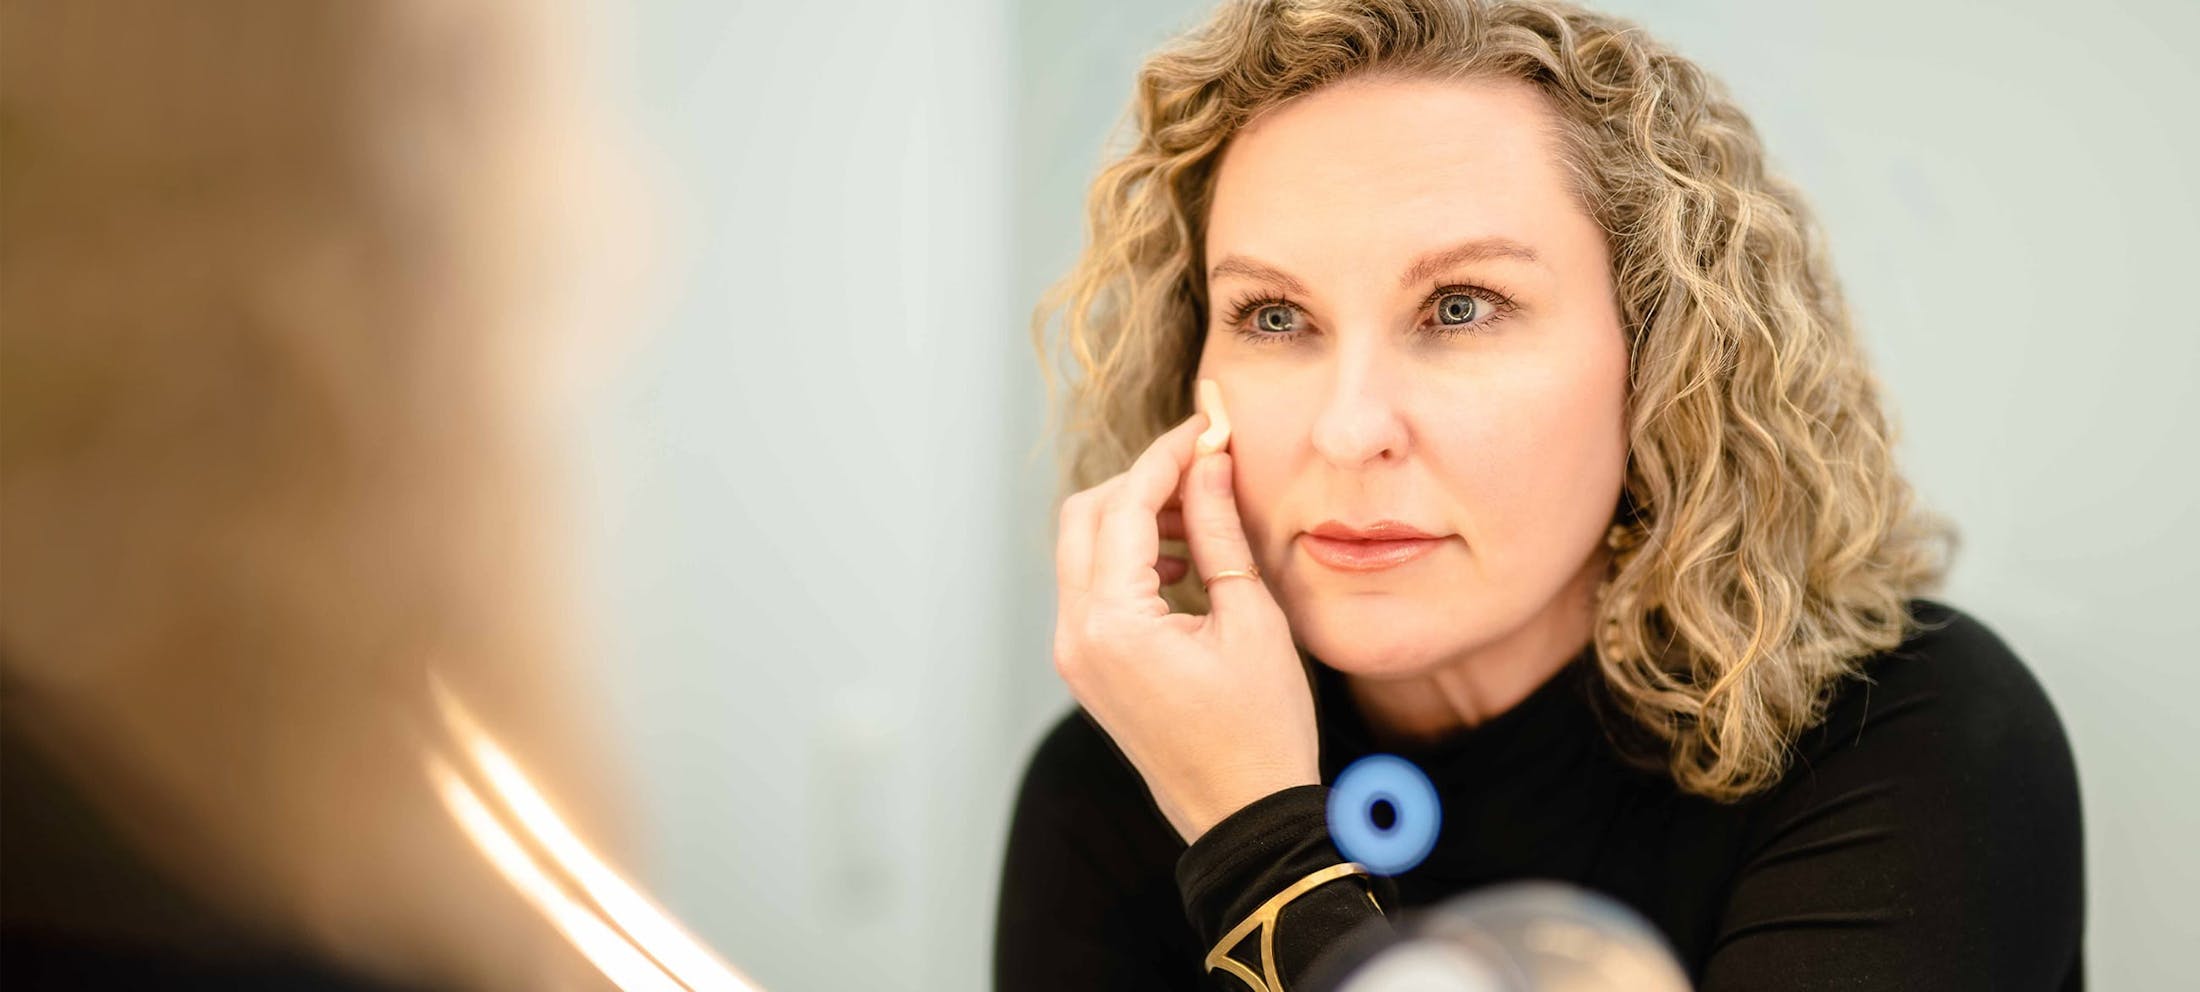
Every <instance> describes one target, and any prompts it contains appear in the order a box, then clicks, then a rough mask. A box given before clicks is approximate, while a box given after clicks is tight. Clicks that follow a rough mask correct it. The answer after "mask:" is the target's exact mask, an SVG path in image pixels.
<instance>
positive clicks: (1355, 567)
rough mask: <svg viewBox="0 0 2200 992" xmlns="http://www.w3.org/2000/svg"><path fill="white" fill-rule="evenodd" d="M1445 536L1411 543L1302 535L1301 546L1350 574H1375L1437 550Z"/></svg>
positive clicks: (1323, 560) (1420, 539)
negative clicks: (1348, 539)
mask: <svg viewBox="0 0 2200 992" xmlns="http://www.w3.org/2000/svg"><path fill="white" fill-rule="evenodd" d="M1442 543H1444V539H1443V538H1441V537H1424V538H1419V539H1416V540H1409V541H1347V540H1340V539H1338V538H1334V537H1316V536H1314V535H1312V534H1300V535H1299V546H1300V547H1302V548H1305V549H1306V554H1307V557H1309V558H1312V559H1314V560H1315V561H1318V562H1321V563H1322V564H1324V565H1327V566H1329V567H1331V568H1334V569H1338V570H1340V571H1346V572H1374V571H1379V570H1381V569H1385V568H1392V567H1395V566H1398V565H1403V564H1405V563H1406V562H1409V561H1412V560H1414V559H1416V558H1419V557H1421V556H1422V555H1425V554H1428V553H1429V552H1431V551H1434V550H1436V546H1437V545H1440V544H1442Z"/></svg>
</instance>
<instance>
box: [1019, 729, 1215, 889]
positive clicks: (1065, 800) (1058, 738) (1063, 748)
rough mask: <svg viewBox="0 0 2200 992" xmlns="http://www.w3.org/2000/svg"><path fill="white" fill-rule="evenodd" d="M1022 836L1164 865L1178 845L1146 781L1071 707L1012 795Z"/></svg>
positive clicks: (1039, 746)
mask: <svg viewBox="0 0 2200 992" xmlns="http://www.w3.org/2000/svg"><path fill="white" fill-rule="evenodd" d="M1016 821H1017V824H1018V829H1021V830H1047V831H1054V832H1060V833H1063V834H1069V835H1074V836H1076V837H1078V838H1081V839H1085V840H1088V841H1092V840H1094V839H1096V838H1104V840H1099V841H1096V842H1100V843H1104V844H1106V845H1107V846H1110V847H1113V848H1116V850H1115V851H1114V852H1113V853H1115V854H1117V855H1119V856H1123V857H1133V858H1136V859H1137V860H1141V861H1154V862H1156V863H1165V862H1166V861H1167V860H1168V859H1171V858H1173V857H1174V856H1175V854H1176V853H1178V850H1173V849H1172V848H1174V849H1181V848H1182V846H1183V844H1182V842H1181V841H1180V840H1178V839H1177V837H1176V835H1175V833H1174V832H1173V831H1172V830H1171V829H1170V828H1169V825H1168V820H1167V818H1165V817H1163V816H1162V815H1161V811H1160V808H1159V807H1158V806H1156V805H1154V802H1153V795H1152V793H1151V792H1149V791H1148V790H1147V789H1146V783H1145V780H1144V779H1142V778H1140V777H1139V775H1138V771H1137V769H1136V768H1134V767H1132V765H1131V763H1130V760H1129V759H1128V758H1126V757H1124V755H1123V752H1122V751H1121V750H1120V749H1119V748H1117V747H1116V746H1115V742H1114V741H1113V740H1110V739H1109V738H1108V735H1107V733H1106V732H1105V731H1103V730H1101V729H1100V726H1099V724H1097V723H1095V722H1094V721H1093V719H1092V717H1091V716H1090V715H1088V714H1087V713H1086V712H1085V710H1084V708H1083V707H1079V706H1071V707H1070V708H1069V710H1068V711H1067V712H1065V713H1063V714H1062V715H1061V716H1060V717H1058V718H1056V719H1055V721H1054V722H1053V724H1052V725H1050V726H1049V727H1048V728H1047V730H1046V732H1045V733H1044V734H1043V735H1041V736H1040V738H1039V741H1038V744H1037V745H1036V746H1035V747H1034V748H1033V749H1032V751H1031V755H1030V758H1029V759H1028V760H1027V761H1026V762H1025V765H1024V772H1023V778H1022V781H1021V783H1020V784H1019V785H1018V787H1017V796H1016Z"/></svg>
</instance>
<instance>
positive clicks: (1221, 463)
mask: <svg viewBox="0 0 2200 992" xmlns="http://www.w3.org/2000/svg"><path fill="white" fill-rule="evenodd" d="M1207 461H1210V462H1213V463H1214V464H1213V465H1210V466H1208V467H1207V468H1206V472H1207V491H1208V492H1211V493H1214V494H1215V495H1217V496H1228V495H1230V456H1229V455H1227V454H1223V453H1221V452H1215V453H1214V457H1212V458H1209V459H1207Z"/></svg>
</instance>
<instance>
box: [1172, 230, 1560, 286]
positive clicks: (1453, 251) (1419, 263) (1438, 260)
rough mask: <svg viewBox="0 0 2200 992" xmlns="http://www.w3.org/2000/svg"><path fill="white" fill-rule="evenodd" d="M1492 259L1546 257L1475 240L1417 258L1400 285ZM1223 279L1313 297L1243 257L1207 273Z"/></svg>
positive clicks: (1499, 241)
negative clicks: (1236, 278) (1257, 283)
mask: <svg viewBox="0 0 2200 992" xmlns="http://www.w3.org/2000/svg"><path fill="white" fill-rule="evenodd" d="M1490 258H1511V259H1518V260H1520V261H1523V262H1527V263H1530V264H1541V263H1542V261H1543V259H1542V256H1540V255H1537V254H1536V253H1535V249H1533V248H1530V247H1528V246H1527V245H1524V244H1522V243H1520V242H1518V241H1515V240H1513V239H1511V238H1506V237H1487V238H1475V239H1474V240H1471V241H1462V242H1460V243H1458V244H1456V245H1452V246H1451V247H1449V248H1442V249H1438V250H1436V251H1432V252H1429V253H1428V254H1426V255H1422V256H1421V257H1420V258H1417V259H1415V260H1414V261H1413V264H1412V265H1409V266H1406V271H1405V274H1404V275H1401V276H1399V277H1398V285H1399V286H1401V287H1403V288H1408V289H1410V288H1412V287H1413V286H1414V285H1415V284H1417V283H1421V282H1426V281H1427V280H1429V279H1431V278H1434V277H1435V276H1436V275H1438V274H1439V273H1441V272H1443V271H1444V270H1446V269H1449V268H1452V267H1454V266H1459V265H1465V264H1467V263H1469V262H1479V261H1482V260H1484V259H1490ZM1223 276H1244V277H1246V278H1249V279H1255V280H1258V281H1260V282H1266V283H1273V284H1275V285H1277V286H1281V287H1283V288H1284V289H1286V290H1289V291H1291V292H1293V293H1297V294H1299V295H1301V296H1306V295H1309V293H1308V290H1307V288H1306V285H1305V284H1304V283H1301V282H1299V281H1298V280H1297V279H1294V278H1292V277H1291V274H1290V273H1288V272H1285V271H1283V270H1282V269H1279V268H1276V267H1275V266H1273V265H1269V264H1268V263H1266V262H1259V261H1255V260H1253V259H1250V258H1246V257H1245V256H1243V255H1230V256H1227V257H1225V258H1223V260H1222V261H1219V262H1216V263H1215V264H1214V267H1213V268H1211V269H1208V270H1207V281H1209V282H1213V281H1215V280H1216V279H1219V278H1221V277H1223Z"/></svg>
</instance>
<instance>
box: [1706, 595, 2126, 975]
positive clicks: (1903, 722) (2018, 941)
mask: <svg viewBox="0 0 2200 992" xmlns="http://www.w3.org/2000/svg"><path fill="white" fill-rule="evenodd" d="M1871 674H1872V675H1873V677H1874V681H1871V682H1868V683H1860V684H1857V685H1856V687H1855V688H1856V691H1852V692H1849V693H1847V694H1845V695H1844V696H1843V697H1842V698H1841V699H1839V700H1838V701H1837V702H1836V704H1835V705H1834V706H1833V707H1832V708H1830V709H1829V711H1828V718H1827V719H1826V720H1825V721H1824V722H1823V723H1822V724H1821V725H1820V727H1819V728H1818V729H1817V730H1816V731H1815V732H1814V733H1813V734H1811V735H1806V738H1805V740H1804V741H1803V742H1801V743H1802V744H1803V747H1802V761H1803V762H1804V765H1805V767H1804V768H1802V769H1800V770H1799V772H1798V773H1797V774H1793V775H1791V776H1790V779H1789V781H1788V783H1787V784H1786V785H1785V786H1783V787H1782V791H1781V792H1780V793H1779V794H1777V795H1776V796H1774V797H1773V798H1772V800H1771V801H1770V802H1769V803H1768V804H1767V807H1766V809H1765V810H1764V814H1765V815H1764V816H1762V817H1761V818H1759V819H1758V820H1757V821H1756V825H1755V826H1754V827H1753V828H1752V830H1751V833H1750V836H1749V837H1748V838H1747V840H1746V843H1747V845H1748V846H1747V847H1746V848H1745V852H1746V853H1745V854H1744V856H1743V859H1742V862H1741V867H1740V868H1739V869H1738V870H1737V873H1736V876H1735V879H1734V882H1733V884H1732V886H1731V887H1730V890H1729V891H1730V896H1729V898H1728V900H1727V903H1726V906H1725V910H1724V915H1723V919H1722V920H1721V923H1720V925H1719V930H1718V934H1717V936H1716V938H1715V939H1714V942H1713V944H1712V947H1711V952H1710V955H1709V957H1708V959H1707V960H1706V962H1705V966H1704V972H1703V975H1702V978H1701V984H1700V988H1701V989H1702V990H1703V992H1727V990H1739V989H1765V988H1781V989H1816V988H1825V989H1832V988H1841V989H1878V990H1894V989H1921V990H1922V989H1942V990H1960V989H1987V988H1993V989H2079V988H2082V987H2083V980H2084V974H2083V968H2082V964H2081V954H2080V951H2081V937H2082V933H2083V929H2084V926H2083V923H2084V919H2083V918H2084V886H2083V861H2082V850H2081V826H2080V816H2079V806H2078V787H2077V777H2076V772H2075V769H2074V766H2073V761H2072V757H2071V753H2070V748H2069V745H2068V743H2067V742H2066V740H2065V738H2064V735H2063V730H2062V726H2061V724H2060V722H2059V721H2058V719H2057V717H2056V715H2055V711H2054V709H2053V708H2052V707H2051V706H2050V705H2049V702H2048V699H2047V696H2046V694H2045V692H2044V691H2042V689H2041V688H2040V686H2039V684H2038V683H2037V682H2036V681H2034V680H2033V678H2032V676H2031V674H2030V673H2029V672H2028V671H2027V670H2026V669H2025V668H2024V666H2023V665H2022V664H2021V663H2020V662H2019V661H2018V660H2017V658H2016V657H2015V656H2014V655H2013V654H2011V653H2010V652H2009V650H2008V648H2007V647H2006V646H2004V645H2003V644H2002V643H2001V641H2000V640H1999V639H1998V638H1996V637H1995V636H1994V635H1993V634H1992V633H1991V632H1990V631H1989V630H1987V629H1986V628H1984V627H1983V626H1981V625H1979V624H1978V623H1977V622H1976V621H1974V620H1971V619H1970V618H1968V617H1966V616H1958V617H1957V618H1956V619H1955V620H1954V621H1953V623H1951V624H1950V625H1949V626H1947V627H1946V628H1945V629H1943V630H1940V631H1938V632H1936V633H1933V634H1929V635H1927V639H1926V640H1925V641H1924V642H1922V643H1921V650H1920V651H1917V652H1905V653H1903V654H1900V655H1895V656H1892V657H1890V658H1889V659H1887V660H1886V661H1885V662H1884V663H1882V664H1879V665H1877V666H1875V667H1874V668H1873V669H1872V670H1871Z"/></svg>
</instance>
